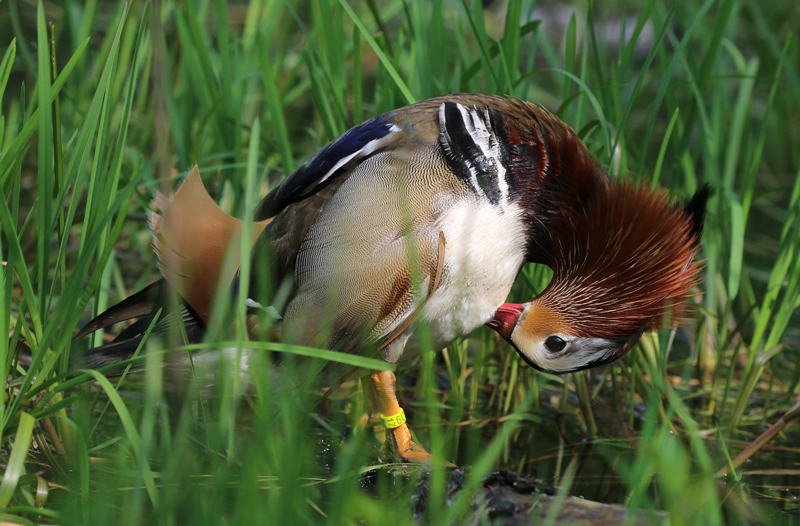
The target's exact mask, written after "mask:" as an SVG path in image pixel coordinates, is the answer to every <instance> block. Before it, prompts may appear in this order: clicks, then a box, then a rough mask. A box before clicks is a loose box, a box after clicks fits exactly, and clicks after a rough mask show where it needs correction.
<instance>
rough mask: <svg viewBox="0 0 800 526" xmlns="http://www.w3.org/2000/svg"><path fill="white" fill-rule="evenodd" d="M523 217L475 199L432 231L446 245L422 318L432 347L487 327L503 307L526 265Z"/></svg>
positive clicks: (452, 210) (446, 216)
mask: <svg viewBox="0 0 800 526" xmlns="http://www.w3.org/2000/svg"><path fill="white" fill-rule="evenodd" d="M521 214H522V211H521V209H520V207H519V206H518V205H516V204H513V205H509V204H507V205H506V206H505V209H501V208H500V207H497V206H491V205H489V204H488V203H487V202H486V201H481V200H479V199H477V198H476V199H463V200H461V201H460V202H459V203H458V204H457V205H456V206H452V207H450V208H449V209H448V210H447V212H445V213H444V215H443V216H442V217H441V218H440V220H439V221H438V222H437V224H436V225H435V227H436V228H438V229H439V230H440V231H442V232H444V235H445V241H446V243H447V244H446V248H445V275H444V276H443V281H442V283H441V285H440V286H439V288H438V289H437V290H436V291H435V292H434V293H433V295H432V296H431V298H430V300H429V301H428V303H427V304H426V305H425V308H424V310H423V312H422V316H421V318H422V319H423V320H424V321H425V322H427V323H428V326H429V328H430V331H431V335H432V337H433V340H434V344H435V345H436V346H444V345H446V344H447V343H449V342H451V341H452V340H454V339H455V338H457V337H459V336H462V335H466V334H469V333H470V332H471V331H473V330H474V329H476V328H477V327H479V326H481V325H483V324H485V323H486V322H488V321H489V320H490V319H491V317H492V316H493V315H494V312H495V310H496V309H497V307H499V306H500V305H502V304H503V303H504V302H505V300H506V298H507V297H508V293H509V291H510V290H511V285H512V284H513V282H514V280H515V279H516V276H517V274H518V273H519V269H520V267H521V266H522V264H523V263H524V260H525V258H524V255H525V254H524V252H525V228H524V225H523V223H522V221H521V218H520V216H521ZM411 345H412V346H414V345H413V342H412V343H411ZM401 352H402V351H401ZM398 357H399V356H398ZM386 358H390V357H389V356H387V357H386Z"/></svg>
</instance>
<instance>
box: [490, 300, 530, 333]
mask: <svg viewBox="0 0 800 526" xmlns="http://www.w3.org/2000/svg"><path fill="white" fill-rule="evenodd" d="M524 309H525V307H524V306H523V305H520V304H519V303H503V304H502V305H500V306H499V307H498V308H497V310H496V311H495V313H494V317H493V318H492V319H491V320H489V322H488V323H487V324H486V325H488V326H489V327H491V328H492V329H494V330H495V331H497V334H499V335H500V336H502V337H503V338H505V339H506V340H508V341H511V333H512V332H514V327H516V326H517V320H518V319H519V315H520V314H522V311H523V310H524Z"/></svg>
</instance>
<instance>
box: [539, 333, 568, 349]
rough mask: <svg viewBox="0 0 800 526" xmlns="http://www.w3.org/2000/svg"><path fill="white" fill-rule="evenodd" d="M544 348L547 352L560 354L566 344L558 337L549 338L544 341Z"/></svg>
mask: <svg viewBox="0 0 800 526" xmlns="http://www.w3.org/2000/svg"><path fill="white" fill-rule="evenodd" d="M544 346H545V347H547V350H548V351H550V352H561V351H563V350H564V347H566V346H567V342H565V341H564V340H562V339H561V338H559V337H558V336H550V337H548V338H547V340H545V342H544Z"/></svg>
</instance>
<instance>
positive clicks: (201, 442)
mask: <svg viewBox="0 0 800 526" xmlns="http://www.w3.org/2000/svg"><path fill="white" fill-rule="evenodd" d="M63 4H64V5H63V6H60V7H57V6H54V5H53V6H51V5H50V4H47V6H48V8H47V9H45V8H44V7H43V6H42V5H41V3H40V4H39V5H38V6H34V5H33V3H29V2H22V1H19V0H7V1H6V2H5V3H2V2H0V14H2V15H1V16H0V30H2V34H3V39H2V40H0V56H2V60H1V61H0V187H1V188H2V195H3V199H2V200H1V201H0V228H2V234H1V235H0V245H1V246H2V259H3V261H4V263H5V264H4V265H3V266H2V267H0V278H1V279H2V281H3V289H2V298H0V321H1V322H2V323H3V324H4V325H5V326H6V327H8V331H9V332H8V334H9V337H8V338H2V339H0V363H2V364H4V366H5V370H6V375H7V379H8V382H7V389H6V392H5V396H4V398H3V403H2V404H0V424H1V425H0V443H1V444H2V447H3V448H4V451H5V452H6V453H7V455H5V456H4V460H2V461H0V462H2V465H3V466H4V468H5V469H4V473H3V478H2V482H1V483H0V505H1V506H3V507H4V511H3V512H2V513H0V519H2V520H12V521H16V522H20V523H25V524H29V523H30V524H32V523H41V522H45V523H47V522H53V523H59V524H66V523H84V524H95V523H101V522H105V523H116V524H139V523H142V522H144V521H148V522H155V523H163V524H173V523H192V522H196V523H208V522H225V523H248V524H249V523H269V524H295V523H328V524H343V523H347V524H350V523H353V524H355V523H361V524H379V523H385V522H386V520H387V517H391V520H392V521H395V522H397V523H401V524H402V523H412V522H413V519H412V512H411V509H412V506H411V502H412V499H411V497H412V495H413V493H414V491H415V484H414V480H415V479H414V477H406V476H404V475H402V474H398V473H403V470H399V471H398V468H397V467H396V466H391V465H387V464H381V463H380V462H379V461H378V460H377V451H378V449H379V446H378V444H377V441H376V440H375V438H374V436H373V434H372V433H370V432H363V433H355V434H354V433H353V432H352V431H351V429H352V427H353V425H354V423H355V421H356V420H357V418H358V417H359V415H360V411H361V407H362V400H361V395H360V391H359V388H358V382H357V381H348V382H345V383H344V384H342V385H341V386H337V387H336V388H335V389H333V392H332V393H331V395H330V396H329V397H328V399H327V400H326V401H325V402H324V403H322V404H320V405H315V404H316V402H317V400H318V399H319V397H320V394H321V393H320V391H319V390H318V389H319V386H318V385H316V384H315V383H314V382H312V381H310V380H311V379H310V378H309V374H310V373H309V371H311V370H314V367H317V366H318V365H319V364H321V363H324V359H326V358H330V357H331V356H330V355H329V354H326V353H324V352H323V351H319V352H317V351H308V350H304V351H303V352H306V353H307V354H309V353H310V354H311V355H312V359H313V360H316V361H315V362H314V363H313V364H311V365H310V366H309V367H308V368H306V367H303V368H297V369H296V370H295V368H294V367H293V366H292V362H291V361H289V362H288V364H287V365H286V366H285V367H284V369H285V370H284V371H283V372H282V374H281V375H280V378H277V377H276V376H275V375H274V374H273V372H272V371H273V369H274V367H273V363H272V362H273V358H274V356H275V355H278V354H286V353H290V354H291V353H296V352H299V350H298V349H295V348H291V347H288V346H283V345H280V344H275V343H261V344H257V345H254V344H248V346H249V347H250V348H254V349H255V351H254V352H253V353H251V354H250V355H249V362H248V369H247V373H246V375H245V376H244V377H240V375H239V374H238V371H239V367H238V365H239V362H241V361H242V360H244V359H245V357H246V356H245V355H244V354H243V347H244V342H242V341H241V340H239V341H232V342H231V343H230V344H224V345H222V344H217V345H216V346H217V347H219V346H225V347H227V348H228V349H230V350H232V351H231V352H229V353H227V355H226V356H228V358H229V359H226V360H221V361H220V363H219V364H218V366H214V367H218V368H219V369H216V368H212V369H211V370H212V372H213V373H214V374H213V379H214V380H213V382H211V383H209V382H208V381H207V380H208V377H207V375H206V373H205V372H204V369H203V367H202V364H201V363H199V362H197V363H195V364H194V366H195V368H194V370H193V372H194V374H191V372H192V371H190V372H187V371H180V372H177V373H176V372H175V371H174V370H173V369H170V368H163V367H161V362H162V361H163V360H164V359H165V360H167V361H169V360H170V358H169V356H170V355H174V353H178V352H180V353H185V352H186V350H187V349H183V350H182V351H173V352H172V353H166V351H165V350H164V349H165V347H164V345H163V343H159V342H157V341H156V340H155V339H153V340H151V341H149V342H148V343H147V344H146V345H145V347H146V348H145V349H143V351H142V353H141V355H140V356H139V357H138V358H136V360H135V361H136V362H137V365H136V368H137V369H142V371H141V372H139V373H135V374H130V375H128V376H126V377H125V378H123V379H120V378H111V379H106V378H105V377H103V376H102V375H100V374H98V373H95V372H82V373H80V374H77V375H76V373H74V372H73V373H69V372H68V360H69V356H70V355H74V354H75V353H79V352H81V351H82V350H84V349H86V348H87V347H88V346H92V345H97V344H99V343H101V341H102V338H103V336H102V335H97V336H94V337H92V338H86V339H84V340H85V341H77V342H73V341H72V336H73V334H74V333H75V330H76V328H78V327H80V326H81V325H82V323H83V322H85V321H86V320H87V319H89V318H90V317H91V316H92V314H94V313H96V312H98V311H100V310H102V309H104V308H105V307H106V306H107V305H110V304H113V303H114V302H116V301H118V300H119V299H121V298H122V297H125V296H126V295H127V294H128V293H130V292H133V291H135V290H138V289H139V288H141V287H142V286H144V285H145V284H147V283H149V282H150V281H152V280H153V279H155V277H157V275H158V271H157V268H156V265H155V260H154V255H153V254H152V250H151V248H150V234H149V230H148V227H147V222H146V218H147V211H148V209H149V208H148V207H149V201H150V198H151V196H152V194H153V192H154V191H155V190H156V188H157V187H159V185H161V187H162V188H163V187H166V188H170V187H172V186H174V185H175V184H176V182H177V181H178V179H179V178H180V177H181V176H183V175H184V174H185V173H186V172H187V171H188V170H189V169H190V168H191V167H192V166H193V165H195V164H198V165H199V167H200V172H201V174H203V176H204V179H205V181H206V184H207V185H208V186H209V187H210V189H211V191H212V194H213V195H215V196H216V197H218V199H219V201H220V203H221V205H222V206H223V207H225V208H226V209H227V210H229V211H231V212H232V213H234V214H235V215H238V216H240V217H247V215H248V214H249V212H250V211H251V210H252V209H253V207H254V205H255V200H254V199H255V196H256V194H257V193H258V192H260V193H261V194H264V193H265V192H266V191H267V190H268V189H270V188H273V187H274V185H275V184H276V183H277V182H278V181H280V180H281V179H282V178H283V177H284V176H286V175H287V174H288V173H290V172H291V171H292V170H293V169H294V168H295V167H296V166H298V165H299V164H300V163H301V162H303V161H304V160H305V159H307V158H308V157H309V156H310V155H312V154H313V153H314V152H315V151H316V150H317V149H319V148H320V147H321V146H323V145H324V144H325V143H326V142H328V141H330V140H331V139H333V138H335V137H336V136H337V135H338V134H340V133H341V132H343V131H345V130H346V129H348V128H349V127H351V126H353V125H355V124H357V123H358V122H360V121H361V120H363V119H364V118H368V117H370V116H374V115H377V114H379V113H382V112H384V111H388V110H391V109H393V108H396V107H399V106H402V105H405V104H407V103H410V102H413V101H416V100H422V99H425V98H428V97H431V96H434V95H438V94H443V93H448V92H456V91H471V92H484V93H498V94H504V95H511V96H515V97H519V98H522V99H526V100H531V101H534V102H538V103H541V104H543V105H545V106H547V107H549V108H551V109H552V110H554V111H557V112H558V114H559V115H560V116H561V117H562V118H563V119H564V120H566V122H567V123H568V124H570V125H571V126H572V127H573V128H575V130H576V131H578V133H579V135H580V136H581V137H582V138H583V139H584V141H585V142H586V143H587V144H588V146H589V148H590V150H591V151H592V152H594V153H595V154H596V155H597V156H598V158H599V159H600V160H601V162H602V163H603V164H604V165H605V166H606V167H608V169H609V171H610V172H611V174H612V175H613V176H616V177H623V176H627V177H633V178H638V179H643V180H648V181H652V182H653V184H659V185H661V186H664V187H666V188H668V189H669V190H670V191H671V193H672V194H673V195H675V196H676V197H683V198H685V197H688V196H689V195H690V194H691V193H692V192H693V191H694V190H695V189H696V188H697V187H698V185H699V184H701V183H704V182H707V183H709V184H710V185H711V186H712V187H713V189H714V195H713V197H712V201H711V203H710V210H709V214H708V217H707V221H706V228H705V233H704V241H703V250H702V257H703V258H704V260H705V275H706V277H705V281H704V283H703V284H702V285H701V287H700V290H698V296H697V306H696V309H695V312H696V316H695V318H694V321H693V322H692V323H690V324H688V325H686V326H684V327H681V328H680V330H679V331H678V332H677V333H672V332H670V331H667V330H663V331H661V332H659V333H656V334H653V335H650V336H648V337H646V338H644V339H643V340H642V342H641V343H640V344H639V345H638V346H637V349H636V350H634V351H633V352H631V353H630V354H629V355H628V356H626V357H625V358H624V359H623V360H621V361H620V362H618V363H616V364H614V365H611V366H607V367H604V368H601V369H599V370H593V371H590V372H583V373H580V374H575V375H567V376H562V377H556V376H552V375H547V374H542V373H538V372H536V371H533V370H530V369H529V368H527V367H526V366H525V364H524V363H521V362H520V360H519V358H518V357H517V355H516V353H515V352H514V351H513V350H512V349H511V348H510V347H508V346H507V345H506V344H503V343H501V342H500V341H498V339H497V338H496V336H495V335H493V334H492V333H490V331H488V330H484V329H481V330H479V331H476V332H475V333H474V334H473V335H471V336H470V337H469V339H464V340H461V341H457V342H455V343H454V344H452V345H451V346H450V347H448V348H447V349H446V350H444V351H442V352H438V353H432V352H431V353H423V354H422V355H420V356H418V357H415V358H413V359H411V360H409V361H406V362H403V363H401V364H400V365H399V370H398V371H397V373H398V376H399V378H400V387H401V395H402V396H401V398H402V400H403V403H404V405H405V407H406V408H407V411H408V413H409V415H410V416H411V419H410V421H411V423H412V424H413V425H412V429H413V430H414V431H415V433H417V438H418V440H419V442H420V443H422V444H424V445H425V446H427V447H428V448H429V450H430V451H431V452H432V453H433V454H435V455H437V456H439V457H441V458H445V459H448V460H451V461H453V462H456V463H457V464H459V465H468V466H472V469H471V471H470V472H469V473H468V475H467V481H466V488H468V489H467V490H466V491H464V492H463V493H461V494H460V495H457V496H456V497H455V499H453V500H452V501H448V500H447V499H445V495H444V492H445V481H446V477H447V473H446V471H445V470H444V469H443V468H440V467H434V469H433V472H432V474H431V479H430V480H431V484H430V488H431V490H430V491H431V495H430V496H429V497H428V499H427V502H428V506H427V508H426V509H425V511H424V512H423V514H424V517H425V519H426V520H427V522H429V523H431V524H440V523H445V522H447V523H461V522H464V520H465V518H466V517H467V515H468V514H469V513H470V507H471V503H472V491H473V490H475V489H476V488H478V487H479V485H480V481H481V479H482V477H483V476H484V475H485V474H486V473H487V472H488V471H489V470H491V469H493V468H497V467H508V468H511V469H514V470H518V471H523V472H527V473H533V474H535V475H536V476H537V477H539V478H540V479H542V481H543V482H544V483H545V484H550V485H555V486H558V487H560V491H561V492H563V493H572V494H576V495H583V496H585V497H587V498H592V499H595V500H602V501H604V502H609V503H621V504H625V505H628V506H630V507H631V508H644V509H649V510H664V511H666V512H668V514H669V516H670V523H671V524H673V525H680V524H709V525H714V524H739V523H742V522H746V521H751V522H754V523H763V524H789V523H792V519H793V518H794V519H795V520H796V514H797V513H798V507H797V504H796V501H794V500H792V498H791V495H792V494H796V492H797V487H798V486H799V485H800V484H798V481H800V471H798V469H797V466H798V462H800V460H798V457H797V449H796V445H797V443H798V438H799V437H800V433H798V430H797V428H796V427H794V428H793V427H791V426H788V425H787V426H786V427H785V428H783V430H782V432H781V433H779V434H777V435H773V436H772V438H771V440H770V441H769V444H768V447H767V448H764V449H761V450H760V451H759V452H757V453H755V456H753V457H752V458H751V461H750V463H749V464H747V467H745V468H743V467H742V466H743V464H741V462H740V460H733V459H734V458H735V457H736V454H737V453H739V452H740V451H741V450H742V449H743V448H744V446H746V445H747V444H748V443H750V442H752V441H753V440H754V439H755V438H756V437H757V436H758V435H759V434H761V432H762V431H764V430H765V429H766V428H767V427H769V426H770V425H771V424H773V423H775V422H776V421H778V419H779V418H780V417H781V416H782V415H783V414H784V413H786V412H787V411H788V410H789V408H790V407H792V406H793V405H794V404H795V402H796V400H797V397H798V394H799V392H800V390H799V389H798V383H800V354H798V348H800V343H798V329H800V318H798V315H797V313H796V310H797V307H798V305H799V304H800V258H799V257H798V253H800V246H798V245H800V226H798V225H799V224H800V222H799V221H798V220H797V216H798V212H800V172H799V170H800V157H799V156H798V154H797V148H795V145H796V144H797V143H798V139H800V124H798V121H797V119H796V118H795V116H796V115H797V114H798V109H800V108H798V107H799V106H800V71H798V64H800V60H798V58H799V57H798V53H800V49H798V45H797V41H796V37H795V36H794V35H792V33H791V31H792V30H793V28H794V27H797V21H798V20H797V14H796V10H794V9H793V4H792V3H791V2H772V3H769V4H766V5H762V4H761V3H757V2H755V1H753V0H741V1H734V0H719V1H712V0H707V1H706V2H703V3H675V4H674V5H673V4H672V3H669V2H665V1H663V0H648V1H646V2H643V3H641V4H638V3H637V4H635V5H634V6H633V8H630V9H629V7H626V6H625V5H622V4H623V3H622V2H619V3H618V2H611V3H602V5H600V4H598V5H592V4H591V3H590V5H589V7H588V9H587V8H585V7H576V8H569V9H570V10H571V11H574V12H573V13H572V15H571V17H567V19H565V20H564V21H563V25H562V24H561V23H560V22H557V20H556V19H557V15H558V14H559V13H560V11H559V9H561V8H562V7H563V6H559V5H557V4H551V3H540V4H533V3H532V2H527V1H521V0H509V1H508V3H507V5H506V6H501V11H503V13H502V14H505V15H506V21H507V22H506V23H505V25H503V24H502V22H499V21H498V20H497V19H496V18H495V17H494V16H489V13H488V12H486V11H484V10H483V9H482V8H481V2H478V1H474V2H469V1H466V0H464V1H462V2H461V3H459V2H442V1H432V2H431V1H424V2H423V1H408V2H399V1H394V2H393V1H389V2H377V1H367V2H349V1H346V0H319V1H315V2H308V3H305V2H304V3H299V2H297V3H296V2H278V1H273V0H262V1H258V0H252V1H249V2H244V1H242V2H235V3H228V2H225V1H222V0H219V1H213V0H205V1H203V0H184V1H182V2H173V1H165V2H163V3H162V2H155V3H153V4H151V3H149V2H140V1H131V2H119V3H116V2H112V1H103V2H97V1H94V2H86V3H81V2H77V1H75V0H67V1H65V2H63ZM49 23H53V24H54V27H53V28H51V29H48V24H49ZM154 28H155V29H156V30H154ZM51 35H54V37H52V36H51ZM490 35H492V36H490ZM51 38H54V42H53V43H51ZM164 152H166V153H164ZM159 156H161V157H159ZM245 259H246V258H245ZM549 276H550V273H549V270H548V269H546V268H543V267H538V266H533V265H531V266H528V267H526V268H525V269H524V270H523V272H522V273H521V275H520V277H519V279H518V282H517V284H516V285H515V288H514V290H513V291H512V298H511V299H512V300H518V301H520V300H521V301H524V300H527V299H530V298H531V297H532V296H533V295H535V294H536V293H538V292H540V291H541V290H542V289H543V288H544V286H545V285H546V283H547V280H548V279H549ZM237 301H239V300H237ZM241 307H242V303H241V302H240V303H239V304H238V312H239V314H238V316H239V324H238V325H237V324H236V323H234V324H233V327H234V328H233V329H232V330H231V331H227V324H220V331H221V332H220V337H221V338H223V339H226V338H233V339H234V340H235V339H236V337H237V329H236V327H242V326H243V325H242V322H243V320H242V319H241V316H242V315H243V314H242V313H243V311H242V309H241ZM233 311H234V313H235V312H237V305H234V306H233ZM233 316H234V318H235V317H236V314H234V315H233ZM205 347H208V346H205ZM145 351H147V352H145ZM212 356H213V355H212ZM165 357H166V358H165ZM365 363H368V364H369V363H370V362H365ZM372 365H374V362H372ZM317 368H318V367H317ZM226 370H227V372H228V373H232V374H225V373H226ZM185 377H188V378H189V380H188V381H184V379H185ZM181 383H185V385H184V386H183V387H180V388H178V387H176V386H177V385H180V384H181ZM176 391H179V392H178V393H176ZM184 391H185V392H184ZM186 393H188V394H186ZM795 413H796V411H795ZM792 418H795V419H796V415H795V414H794V413H790V414H789V415H787V416H786V419H785V421H786V423H787V424H790V423H791V422H792ZM726 465H727V466H729V467H732V468H733V470H732V474H731V475H728V476H726V477H723V478H718V477H715V473H716V472H717V471H718V470H719V469H720V468H722V467H724V466H726ZM365 466H377V467H378V470H377V472H375V473H374V474H373V475H371V477H373V478H374V480H377V482H376V484H375V486H374V494H373V493H368V492H366V491H364V490H363V489H362V487H361V482H362V474H363V473H364V472H365V471H366V470H367V469H368V468H367V467H365ZM781 468H786V469H781Z"/></svg>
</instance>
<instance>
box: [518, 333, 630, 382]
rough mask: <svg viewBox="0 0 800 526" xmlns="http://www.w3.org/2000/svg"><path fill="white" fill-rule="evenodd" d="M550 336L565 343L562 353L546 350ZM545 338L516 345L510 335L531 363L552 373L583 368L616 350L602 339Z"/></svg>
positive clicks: (611, 343) (564, 336) (562, 336)
mask: <svg viewBox="0 0 800 526" xmlns="http://www.w3.org/2000/svg"><path fill="white" fill-rule="evenodd" d="M515 332H516V331H515ZM550 336H558V337H559V338H561V339H562V340H564V341H565V342H567V346H566V347H564V350H563V351H560V352H557V353H553V352H550V351H548V350H547V347H546V346H545V341H546V340H547V337H550ZM547 337H545V338H542V339H538V340H536V341H530V340H529V341H527V342H524V343H523V342H519V343H518V342H517V341H516V340H515V339H514V334H513V333H512V335H511V341H513V342H514V344H515V345H516V346H517V348H518V349H519V350H520V351H521V352H523V353H524V354H525V356H526V357H527V358H528V359H529V360H530V361H531V362H533V363H534V364H536V365H537V366H539V367H541V368H542V369H544V370H546V371H554V372H569V371H574V370H576V369H581V368H585V367H586V366H588V365H589V364H591V363H594V362H597V361H602V360H604V359H605V358H607V357H609V356H610V355H611V354H613V353H614V352H615V351H616V350H617V346H616V345H615V344H614V343H613V342H611V341H610V340H606V339H604V338H575V337H574V336H567V335H566V334H552V335H547Z"/></svg>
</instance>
